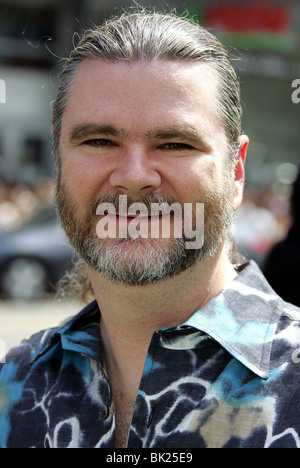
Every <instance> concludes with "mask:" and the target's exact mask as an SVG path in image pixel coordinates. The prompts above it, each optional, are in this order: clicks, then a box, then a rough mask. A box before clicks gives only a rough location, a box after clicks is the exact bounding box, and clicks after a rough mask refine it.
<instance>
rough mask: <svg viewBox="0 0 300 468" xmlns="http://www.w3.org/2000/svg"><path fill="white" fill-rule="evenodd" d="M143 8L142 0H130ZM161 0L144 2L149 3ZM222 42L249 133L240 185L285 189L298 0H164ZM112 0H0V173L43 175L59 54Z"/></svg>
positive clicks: (115, 3) (28, 177)
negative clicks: (0, 96) (1, 92)
mask: <svg viewBox="0 0 300 468" xmlns="http://www.w3.org/2000/svg"><path fill="white" fill-rule="evenodd" d="M138 3H139V4H140V5H145V6H147V4H148V3H147V2H143V1H139V2H138ZM160 3H162V4H163V2H155V1H152V2H151V5H152V6H153V5H155V4H156V5H159V4H160ZM172 5H173V6H174V7H176V8H177V11H179V12H181V11H185V10H188V12H189V14H190V15H191V16H194V17H196V18H198V19H199V21H200V23H202V24H203V25H204V26H206V27H207V28H208V29H209V30H211V31H212V32H213V33H215V34H216V35H217V36H218V37H219V38H220V39H221V41H222V42H223V43H224V44H225V45H227V46H229V47H230V48H231V54H232V56H233V59H234V66H235V67H236V69H237V71H238V73H239V75H240V77H241V84H242V98H243V102H244V120H243V131H244V132H245V133H247V134H248V135H249V136H250V139H251V144H250V148H249V155H248V161H247V178H248V184H250V185H254V186H262V185H266V184H277V185H278V187H279V188H280V189H282V190H283V191H284V192H285V191H286V192H287V193H288V190H289V187H290V186H291V184H292V183H293V181H294V180H295V177H296V169H297V166H298V162H299V157H300V154H299V148H300V132H299V123H300V104H296V103H294V102H293V101H292V93H293V91H294V90H293V88H292V82H293V81H294V80H295V79H298V78H299V79H300V47H299V46H300V3H299V1H297V0H295V1H292V0H278V1H275V0H273V1H271V0H270V1H268V0H267V1H262V0H261V1H257V0H254V1H252V0H228V1H227V0H217V1H214V0H213V1H211V0H210V1H208V0H190V1H186V2H184V4H183V2H180V1H179V0H178V1H173V2H172ZM128 6H133V2H132V1H129V0H128V1H127V2H126V1H125V0H124V1H122V0H84V1H83V0H64V1H63V2H62V1H60V0H0V80H4V81H5V84H6V103H5V104H1V103H0V176H1V178H2V179H4V180H6V181H8V182H16V181H22V182H26V183H29V184H30V183H32V182H33V181H34V180H36V179H37V178H39V177H42V176H45V175H51V174H52V173H53V162H52V157H51V147H50V120H51V101H52V100H53V98H54V96H55V90H56V83H57V73H58V71H59V66H60V65H59V58H61V57H65V56H67V55H68V51H69V50H70V47H71V43H72V36H73V33H74V32H75V31H78V32H80V31H81V29H82V28H85V27H89V26H91V25H92V24H97V23H101V22H102V21H103V20H104V19H106V18H108V17H109V16H110V15H111V13H113V12H115V10H117V11H119V10H120V9H121V8H122V7H128Z"/></svg>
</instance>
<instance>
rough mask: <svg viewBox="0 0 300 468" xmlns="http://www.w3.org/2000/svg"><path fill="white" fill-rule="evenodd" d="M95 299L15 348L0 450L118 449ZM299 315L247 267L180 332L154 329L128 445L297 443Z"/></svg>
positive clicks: (3, 382)
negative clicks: (103, 362) (56, 324)
mask: <svg viewBox="0 0 300 468" xmlns="http://www.w3.org/2000/svg"><path fill="white" fill-rule="evenodd" d="M100 316H101V314H100V311H99V309H98V306H97V303H96V302H93V303H91V304H90V305H89V306H87V307H86V308H85V309H84V310H83V311H82V312H80V313H79V314H78V315H77V316H75V317H73V318H72V319H71V320H70V321H68V322H67V323H66V324H65V325H64V326H62V327H60V328H59V327H58V328H55V329H48V330H46V331H44V332H40V333H38V334H36V335H34V336H33V337H32V338H30V339H29V340H25V341H24V342H23V343H22V344H21V345H19V346H18V347H16V348H14V349H13V350H11V352H10V353H9V354H8V356H7V357H6V363H5V364H2V365H1V366H2V367H1V371H0V447H2V448H5V447H13V448H16V447H17V448H20V447H58V448H60V447H62V448H65V447H99V448H112V447H113V446H114V431H115V418H114V404H113V397H112V393H111V388H110V385H109V382H108V380H107V377H106V375H105V372H104V370H103V365H102V355H101V353H102V351H101V342H100V334H99V321H100ZM299 388H300V311H299V309H298V308H297V307H295V306H292V305H290V304H286V303H285V302H283V301H282V300H281V299H280V298H279V297H278V296H277V295H276V294H275V293H274V291H273V290H272V289H271V288H270V286H269V285H268V283H267V282H266V280H265V279H264V277H263V275H262V273H261V272H260V270H259V268H258V267H257V265H256V264H255V263H254V262H248V263H246V264H244V265H241V266H240V267H239V275H238V276H237V277H236V278H235V279H234V280H233V281H232V282H231V283H230V284H229V285H228V286H227V287H225V288H224V289H223V290H222V291H221V292H220V293H219V294H218V295H217V296H216V297H215V298H213V299H212V300H211V301H210V302H209V303H207V304H206V305H205V306H204V307H203V308H202V309H201V310H199V311H197V312H196V313H195V314H194V315H193V316H192V317H191V318H190V319H189V320H188V321H187V322H186V323H184V324H182V326H179V327H174V328H167V329H163V330H158V331H157V332H155V333H154V335H153V337H152V341H151V344H150V347H149V350H148V355H147V358H146V361H145V366H144V370H143V375H142V378H141V382H140V387H139V391H138V395H137V399H136V402H135V408H134V412H133V418H132V422H131V428H130V432H129V437H128V444H127V447H128V448H176V449H178V448H194V447H199V448H202V447H203V448H205V447H207V448H225V447H230V448H259V447H265V448H268V447H272V448H275V447H284V448H294V447H300V401H299Z"/></svg>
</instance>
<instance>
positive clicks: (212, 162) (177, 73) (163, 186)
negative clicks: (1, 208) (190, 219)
mask: <svg viewBox="0 0 300 468" xmlns="http://www.w3.org/2000/svg"><path fill="white" fill-rule="evenodd" d="M217 106H218V91H217V79H216V76H215V74H214V73H213V72H212V70H211V69H210V68H209V67H208V66H207V65H205V64H195V63H193V64H192V63H180V62H162V61H160V62H157V63H148V62H142V61H140V62H136V63H131V64H128V63H122V62H119V63H105V62H103V61H102V60H98V59H94V60H85V61H83V63H82V64H81V65H80V67H79V70H78V72H77V74H76V76H75V79H74V83H73V86H72V89H71V95H70V98H69V101H68V104H67V106H66V109H65V112H64V115H63V118H62V129H61V140H60V146H59V153H60V171H59V177H58V184H57V197H56V198H57V206H58V212H59V214H60V218H61V221H62V224H63V227H64V228H65V230H66V232H67V234H68V237H69V239H70V242H71V243H72V244H73V245H74V247H75V248H76V249H77V250H78V251H79V253H80V255H81V256H82V257H83V259H84V260H85V261H86V262H87V263H88V264H89V265H90V266H92V267H93V268H94V269H95V270H97V271H98V272H99V273H102V274H103V275H104V276H105V277H107V278H108V279H110V280H114V281H123V282H125V283H127V284H134V285H136V284H148V283H151V282H154V281H158V280H162V279H165V278H167V277H169V276H172V275H174V274H178V273H180V272H181V271H183V270H185V269H186V268H188V267H191V266H193V265H195V264H196V263H198V262H199V261H206V260H207V259H209V258H210V257H211V256H212V255H215V254H216V252H217V250H218V249H219V248H220V246H221V245H222V242H223V241H224V236H225V233H226V231H227V229H228V226H229V225H230V223H231V219H232V215H233V211H234V209H235V208H236V207H237V205H238V204H239V200H238V197H237V196H236V188H235V186H234V184H235V183H236V182H235V179H234V168H232V167H231V168H230V165H229V163H228V160H229V157H228V142H227V138H226V134H225V129H224V126H223V124H222V123H221V121H220V119H219V117H218V111H217ZM119 195H126V196H127V198H128V201H129V202H130V203H131V202H144V203H145V205H146V206H148V207H149V209H150V205H151V203H152V202H157V200H158V197H160V198H159V200H160V201H161V197H162V199H163V200H165V201H166V202H167V203H169V204H171V203H173V202H176V203H180V204H181V205H182V206H183V204H184V203H189V204H191V206H193V216H194V217H195V214H196V208H195V207H196V205H197V203H204V209H205V230H204V245H203V247H202V248H200V249H192V250H188V249H186V248H185V242H184V237H182V238H181V239H175V238H174V236H172V235H171V236H170V238H169V239H166V238H159V239H151V238H148V239H142V238H138V239H130V238H128V239H104V240H101V239H99V238H98V236H97V234H96V226H97V222H98V221H99V216H97V214H96V208H97V205H98V204H99V203H100V202H105V201H115V202H117V200H118V197H119ZM118 210H119V207H118V204H117V205H116V213H117V214H118ZM149 219H150V218H149ZM149 219H146V221H145V222H146V223H148V222H149ZM170 219H171V224H172V223H173V224H174V219H173V218H172V216H171V218H170ZM130 221H132V218H127V219H124V218H122V219H121V217H119V216H117V217H116V222H117V224H121V222H122V223H123V224H124V222H125V223H127V224H128V223H129V222H130ZM161 222H162V220H161V217H160V218H158V223H161ZM195 223H196V220H195V219H194V226H195ZM171 232H172V229H171Z"/></svg>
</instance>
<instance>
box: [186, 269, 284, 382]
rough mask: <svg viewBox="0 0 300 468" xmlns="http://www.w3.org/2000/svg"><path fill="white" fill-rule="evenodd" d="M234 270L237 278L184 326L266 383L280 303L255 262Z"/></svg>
mask: <svg viewBox="0 0 300 468" xmlns="http://www.w3.org/2000/svg"><path fill="white" fill-rule="evenodd" d="M236 269H237V271H238V272H239V274H238V275H237V277H236V278H235V279H234V280H233V281H232V282H231V283H230V284H229V285H228V286H227V287H225V288H224V289H223V290H222V291H220V292H219V293H218V294H217V295H216V296H215V297H214V298H213V299H212V300H211V301H210V302H208V303H207V304H206V305H205V306H204V307H202V308H201V309H200V310H199V311H197V312H196V313H195V314H194V315H193V316H192V317H191V318H190V319H189V320H187V322H186V323H185V325H187V326H191V327H194V328H196V329H197V330H201V331H203V332H205V333H207V334H208V335H210V336H211V337H212V338H214V339H215V340H216V341H217V342H218V343H220V344H221V345H222V346H223V347H224V348H225V349H226V350H227V351H228V352H229V353H230V354H232V355H233V356H234V357H235V358H236V359H237V360H239V361H240V362H241V363H242V364H244V365H245V366H246V367H248V368H249V369H250V370H251V371H253V372H254V373H256V374H257V375H258V376H259V377H261V378H263V379H267V378H268V375H269V366H270V354H271V348H272V342H273V338H274V335H275V333H276V329H277V325H278V321H279V319H280V316H281V314H282V309H283V301H282V299H281V298H280V297H279V296H278V295H277V294H276V293H275V292H274V291H273V289H272V288H271V286H270V285H269V284H268V282H267V281H266V279H265V278H264V276H263V274H262V272H261V271H260V269H259V267H258V266H257V265H256V263H255V262H254V261H252V260H251V261H249V262H247V263H244V264H242V265H239V266H237V268H236Z"/></svg>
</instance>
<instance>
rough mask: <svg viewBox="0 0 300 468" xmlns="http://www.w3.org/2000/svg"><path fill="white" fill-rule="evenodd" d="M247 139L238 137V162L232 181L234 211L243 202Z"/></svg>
mask: <svg viewBox="0 0 300 468" xmlns="http://www.w3.org/2000/svg"><path fill="white" fill-rule="evenodd" d="M248 145H249V138H248V137H247V135H241V136H240V151H239V158H238V162H237V164H236V167H235V180H234V210H235V211H236V210H237V209H238V208H239V206H240V205H241V203H242V201H243V193H244V183H245V162H246V156H247V149H248Z"/></svg>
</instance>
